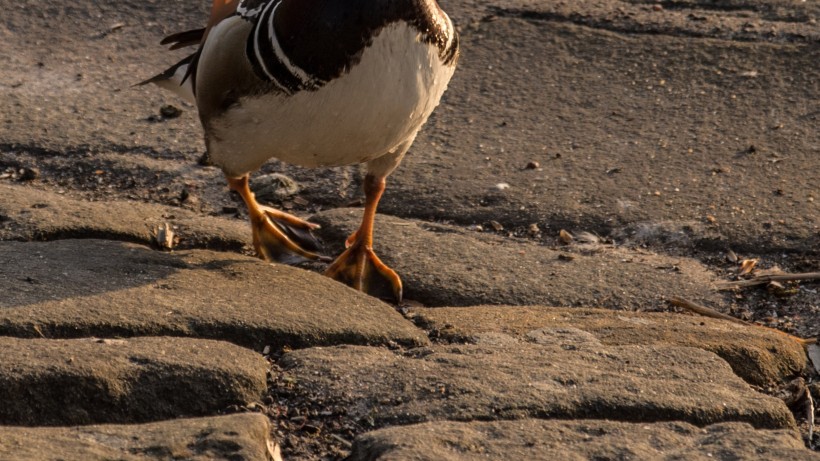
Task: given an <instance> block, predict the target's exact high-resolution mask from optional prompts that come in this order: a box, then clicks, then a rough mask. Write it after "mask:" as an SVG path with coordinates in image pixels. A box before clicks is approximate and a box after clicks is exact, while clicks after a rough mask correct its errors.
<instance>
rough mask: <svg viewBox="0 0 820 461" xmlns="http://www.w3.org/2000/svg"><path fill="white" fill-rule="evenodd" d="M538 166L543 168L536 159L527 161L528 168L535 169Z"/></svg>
mask: <svg viewBox="0 0 820 461" xmlns="http://www.w3.org/2000/svg"><path fill="white" fill-rule="evenodd" d="M537 168H541V164H540V163H538V162H536V161H535V160H533V161H531V162H528V163H527V169H528V170H535V169H537Z"/></svg>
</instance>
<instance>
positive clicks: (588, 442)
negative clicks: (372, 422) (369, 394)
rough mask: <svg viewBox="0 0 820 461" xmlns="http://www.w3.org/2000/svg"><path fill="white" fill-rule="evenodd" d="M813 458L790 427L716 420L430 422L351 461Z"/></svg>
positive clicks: (361, 449)
mask: <svg viewBox="0 0 820 461" xmlns="http://www.w3.org/2000/svg"><path fill="white" fill-rule="evenodd" d="M477 458H481V459H510V460H512V459H521V460H523V459H526V460H543V461H553V460H558V459H560V460H567V461H570V460H572V461H575V460H578V461H580V460H590V459H657V460H669V461H672V460H681V459H686V460H695V459H697V460H701V459H702V460H707V459H716V460H724V461H730V460H731V461H739V460H749V461H752V460H770V461H779V460H783V459H791V460H818V459H820V455H817V454H812V452H810V451H808V450H806V449H805V447H804V446H803V442H802V440H800V437H799V435H798V434H797V433H796V432H794V431H791V430H786V429H780V430H761V429H754V428H752V427H751V426H749V425H748V424H742V423H721V424H715V425H711V426H706V427H704V428H700V427H697V426H693V425H691V424H687V423H682V422H669V423H624V422H616V421H602V420H578V421H556V420H551V421H545V420H535V419H524V420H518V421H492V422H471V423H459V422H434V423H424V424H417V425H413V426H404V427H392V428H389V429H381V430H377V431H373V432H369V433H367V434H364V435H362V436H360V437H359V438H358V439H357V440H356V443H355V444H354V445H353V453H352V454H351V455H350V458H349V459H350V461H377V460H378V461H393V460H395V461H400V460H408V459H413V460H417V461H468V460H473V459H477Z"/></svg>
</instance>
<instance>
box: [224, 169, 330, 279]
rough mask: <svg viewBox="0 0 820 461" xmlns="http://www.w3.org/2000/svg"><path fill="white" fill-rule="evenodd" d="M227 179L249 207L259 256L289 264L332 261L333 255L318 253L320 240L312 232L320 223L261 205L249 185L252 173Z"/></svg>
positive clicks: (255, 245) (255, 247)
mask: <svg viewBox="0 0 820 461" xmlns="http://www.w3.org/2000/svg"><path fill="white" fill-rule="evenodd" d="M227 179H228V185H230V187H231V189H232V190H235V191H236V192H238V193H239V195H240V196H241V197H242V200H244V201H245V205H246V206H247V207H248V215H249V216H250V221H251V228H252V230H253V247H254V249H256V255H257V256H259V257H260V258H262V259H264V260H266V261H277V262H281V263H285V264H295V263H299V262H303V261H306V260H317V259H318V260H323V261H330V258H328V257H326V256H320V255H318V254H316V253H315V251H317V250H318V249H319V242H318V240H316V237H314V236H313V234H311V232H310V231H311V230H313V229H318V228H319V225H318V224H313V223H309V222H307V221H305V220H303V219H299V218H297V217H296V216H293V215H291V214H288V213H285V212H282V211H279V210H276V209H273V208H270V207H266V206H262V205H260V204H259V202H257V201H256V198H255V197H254V195H253V192H251V189H250V187H249V186H248V175H245V176H242V177H239V178H231V177H227Z"/></svg>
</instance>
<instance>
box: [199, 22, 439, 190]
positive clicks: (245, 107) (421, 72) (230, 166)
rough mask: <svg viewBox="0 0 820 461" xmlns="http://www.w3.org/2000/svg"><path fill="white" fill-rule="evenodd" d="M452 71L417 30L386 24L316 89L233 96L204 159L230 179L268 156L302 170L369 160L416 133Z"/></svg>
mask: <svg viewBox="0 0 820 461" xmlns="http://www.w3.org/2000/svg"><path fill="white" fill-rule="evenodd" d="M453 71H454V66H447V65H444V64H443V63H442V62H441V59H440V58H439V55H438V49H437V48H436V47H435V46H432V45H430V44H428V43H425V42H423V41H422V39H421V36H420V34H419V32H418V31H417V30H415V29H414V28H412V27H410V26H409V25H407V24H405V23H403V22H396V23H393V24H390V25H388V26H387V27H385V28H384V29H382V30H381V31H380V32H379V33H378V35H376V36H375V37H374V38H373V42H372V44H371V45H370V46H368V47H367V48H365V50H364V51H363V53H362V56H361V59H360V60H359V62H358V63H357V64H354V65H352V68H351V69H349V71H348V72H345V73H342V75H341V76H340V77H338V78H336V79H333V80H331V81H330V82H328V83H326V84H325V85H323V86H322V87H320V88H319V89H317V90H314V91H300V92H298V93H296V94H293V95H289V96H288V95H284V94H266V95H256V96H248V97H243V98H241V99H240V101H239V104H236V105H234V106H233V107H231V108H230V109H229V110H227V111H226V112H225V113H224V114H223V115H221V116H220V117H219V118H218V119H215V120H213V121H212V122H211V127H210V129H211V130H212V132H213V134H214V137H213V138H212V139H214V140H215V141H214V142H212V143H211V145H210V148H211V157H212V159H213V160H214V162H215V163H216V164H217V165H220V166H222V167H223V168H224V169H225V170H226V172H228V173H229V174H233V175H240V174H244V173H247V172H250V171H253V170H255V169H257V168H259V167H260V166H261V165H262V163H264V162H265V161H266V160H268V159H269V158H271V157H275V158H278V159H280V160H283V161H286V162H288V163H293V164H296V165H301V166H306V167H317V166H339V165H348V164H353V163H360V162H365V161H368V160H372V159H374V158H377V157H380V156H382V155H384V154H386V153H387V152H389V151H390V150H391V149H393V148H394V147H396V146H397V145H399V144H401V143H402V142H403V141H405V140H406V139H408V138H410V137H411V136H413V135H414V134H415V133H416V132H417V131H418V130H419V128H420V127H421V126H422V125H423V124H424V122H425V121H427V118H428V117H429V116H430V114H431V113H432V112H433V109H435V107H436V106H437V105H438V103H439V100H440V99H441V96H442V94H443V93H444V90H445V89H446V88H447V84H448V82H449V81H450V77H452V75H453Z"/></svg>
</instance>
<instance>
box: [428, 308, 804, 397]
mask: <svg viewBox="0 0 820 461" xmlns="http://www.w3.org/2000/svg"><path fill="white" fill-rule="evenodd" d="M412 314H413V315H414V318H415V320H416V322H417V323H418V324H419V325H421V326H423V327H424V328H425V329H427V330H429V331H430V334H431V336H433V337H436V338H439V339H442V340H445V341H463V340H465V339H469V338H470V337H472V336H474V335H477V334H480V333H485V332H500V333H506V334H509V335H513V336H518V337H522V338H525V337H526V336H527V334H528V333H530V332H531V331H534V330H539V329H541V328H577V329H579V330H583V331H586V332H589V333H591V334H592V335H594V336H595V338H597V339H598V340H599V341H601V343H603V344H606V345H615V346H625V345H658V344H665V345H673V346H688V347H696V348H698V349H703V350H707V351H710V352H714V353H715V354H717V355H719V356H720V357H721V358H722V359H724V360H726V361H727V362H728V363H729V365H731V367H732V369H733V370H734V371H735V373H736V374H738V375H739V376H740V377H741V378H743V379H745V380H746V381H747V382H749V383H751V384H755V385H759V386H771V385H779V384H782V383H784V382H787V381H788V380H791V379H792V378H793V377H794V376H796V375H798V374H799V373H801V372H803V371H804V370H805V369H806V366H807V361H806V351H805V349H804V348H803V346H802V345H800V344H799V343H797V342H796V341H794V340H793V339H791V338H790V337H789V336H786V335H784V334H783V333H781V332H779V331H775V330H770V329H768V328H763V327H754V326H744V325H739V324H736V323H732V322H727V321H724V320H717V319H710V318H705V317H697V316H691V315H684V314H674V313H660V312H644V313H636V312H623V311H621V312H617V311H610V310H601V309H566V308H559V307H545V306H526V307H519V306H472V307H464V308H461V307H451V308H435V309H424V308H417V309H414V310H413V311H412Z"/></svg>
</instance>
